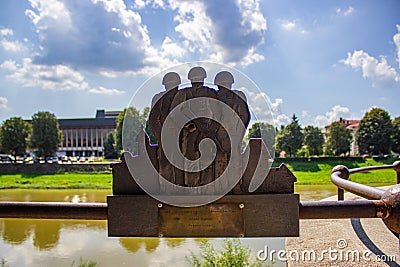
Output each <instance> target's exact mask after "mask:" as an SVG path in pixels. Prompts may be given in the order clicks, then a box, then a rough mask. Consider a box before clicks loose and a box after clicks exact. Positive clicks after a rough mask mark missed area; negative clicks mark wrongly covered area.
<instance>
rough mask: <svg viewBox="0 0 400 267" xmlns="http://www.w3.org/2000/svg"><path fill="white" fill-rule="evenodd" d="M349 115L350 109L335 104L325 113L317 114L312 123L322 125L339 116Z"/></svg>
mask: <svg viewBox="0 0 400 267" xmlns="http://www.w3.org/2000/svg"><path fill="white" fill-rule="evenodd" d="M349 115H350V110H349V108H347V107H342V106H340V105H335V106H334V107H332V110H330V111H328V112H326V113H325V115H318V116H317V117H316V118H315V123H314V125H316V126H318V127H324V126H327V125H329V124H331V123H332V122H334V121H337V120H338V119H339V118H340V117H346V116H349Z"/></svg>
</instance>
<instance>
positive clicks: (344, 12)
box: [336, 6, 354, 16]
mask: <svg viewBox="0 0 400 267" xmlns="http://www.w3.org/2000/svg"><path fill="white" fill-rule="evenodd" d="M353 12H354V7H352V6H349V7H348V8H347V9H346V10H342V9H341V8H340V7H339V8H337V9H336V14H338V15H343V16H348V15H350V14H352V13H353Z"/></svg>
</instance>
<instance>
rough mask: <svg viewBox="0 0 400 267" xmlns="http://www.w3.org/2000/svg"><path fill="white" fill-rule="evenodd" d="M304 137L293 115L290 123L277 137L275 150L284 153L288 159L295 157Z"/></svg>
mask: <svg viewBox="0 0 400 267" xmlns="http://www.w3.org/2000/svg"><path fill="white" fill-rule="evenodd" d="M303 140H304V135H303V133H302V131H301V126H300V124H299V120H298V119H297V117H296V115H295V114H293V117H292V122H291V123H290V124H289V125H287V126H286V127H285V128H284V129H283V130H281V131H280V132H279V133H278V136H277V148H278V150H280V151H285V152H287V153H288V154H289V157H292V156H295V155H296V154H297V150H299V149H300V148H301V147H302V145H303Z"/></svg>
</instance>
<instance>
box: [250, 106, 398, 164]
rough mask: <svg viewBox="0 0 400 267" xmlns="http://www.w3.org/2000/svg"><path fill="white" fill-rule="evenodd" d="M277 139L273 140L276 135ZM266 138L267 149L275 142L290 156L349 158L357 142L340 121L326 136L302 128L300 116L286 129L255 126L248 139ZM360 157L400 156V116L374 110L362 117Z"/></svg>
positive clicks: (319, 132) (265, 125)
mask: <svg viewBox="0 0 400 267" xmlns="http://www.w3.org/2000/svg"><path fill="white" fill-rule="evenodd" d="M275 133H276V139H275V140H274V139H273V138H272V139H271V136H275ZM252 137H262V138H263V139H264V142H265V143H266V145H267V147H271V145H270V143H271V142H275V141H276V144H275V147H274V148H275V149H276V153H277V154H279V153H281V152H282V151H284V152H285V153H286V155H288V156H289V157H293V156H318V155H322V154H325V155H333V156H341V155H348V154H349V153H350V150H351V144H352V142H353V135H352V132H351V130H350V129H348V128H346V126H345V125H344V124H343V123H342V122H339V121H336V122H333V123H331V124H330V125H329V127H328V132H327V135H326V136H324V134H323V133H322V131H321V129H319V128H317V127H314V126H306V127H304V129H303V128H302V127H301V125H300V123H299V120H298V118H297V117H296V115H293V117H292V122H291V123H290V124H288V125H287V126H286V127H284V126H281V128H280V129H275V128H274V127H273V126H272V125H269V124H265V123H255V124H253V125H252V127H251V128H250V129H249V133H248V135H247V138H252ZM354 141H355V142H356V144H357V146H358V152H359V154H369V155H381V154H388V153H390V152H394V153H400V117H397V118H395V119H394V120H391V118H390V116H389V114H388V112H387V111H385V110H383V109H380V108H373V109H371V110H370V111H369V112H367V113H366V114H365V115H364V117H363V118H362V120H361V122H360V124H359V126H358V129H357V131H356V133H355V140H354Z"/></svg>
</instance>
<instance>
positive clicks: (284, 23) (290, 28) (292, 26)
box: [278, 19, 307, 34]
mask: <svg viewBox="0 0 400 267" xmlns="http://www.w3.org/2000/svg"><path fill="white" fill-rule="evenodd" d="M278 22H279V24H280V26H281V28H282V29H283V30H284V31H287V32H296V33H301V34H306V33H307V31H306V30H305V29H303V27H301V25H300V24H299V22H298V21H297V20H292V21H289V20H281V19H280V20H278Z"/></svg>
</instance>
